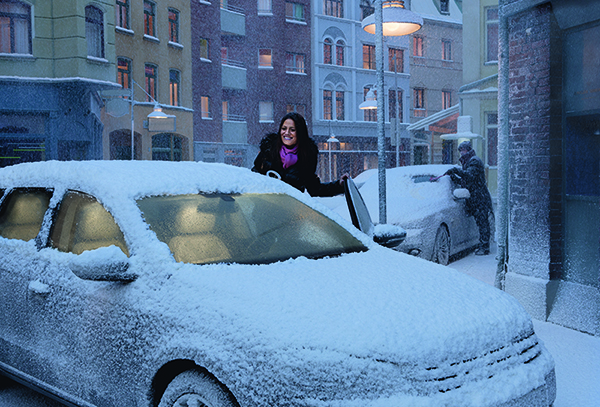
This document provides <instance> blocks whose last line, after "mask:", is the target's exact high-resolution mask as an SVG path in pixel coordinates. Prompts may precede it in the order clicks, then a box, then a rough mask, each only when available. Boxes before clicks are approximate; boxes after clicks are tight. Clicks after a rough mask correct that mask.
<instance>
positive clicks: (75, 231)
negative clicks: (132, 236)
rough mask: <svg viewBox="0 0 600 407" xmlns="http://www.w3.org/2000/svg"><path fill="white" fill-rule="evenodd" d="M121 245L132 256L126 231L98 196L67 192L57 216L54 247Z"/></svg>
mask: <svg viewBox="0 0 600 407" xmlns="http://www.w3.org/2000/svg"><path fill="white" fill-rule="evenodd" d="M113 245H114V246H117V247H119V248H120V249H121V250H123V252H124V253H125V254H126V255H128V256H129V251H128V249H127V245H126V244H125V239H124V237H123V232H122V231H121V229H120V228H119V226H118V225H117V223H116V222H115V219H114V218H113V216H112V215H111V214H110V212H108V211H107V210H106V209H105V208H104V206H102V204H101V203H100V202H98V201H97V200H96V198H94V197H92V196H90V195H87V194H84V193H81V192H75V191H69V192H67V193H66V194H65V196H64V198H63V199H62V202H61V203H60V207H59V208H58V212H57V214H56V217H55V219H54V225H53V227H52V231H51V233H50V246H51V247H53V248H55V249H58V250H60V251H63V252H70V253H75V254H81V253H83V252H84V251H85V250H94V249H98V248H100V247H108V246H113Z"/></svg>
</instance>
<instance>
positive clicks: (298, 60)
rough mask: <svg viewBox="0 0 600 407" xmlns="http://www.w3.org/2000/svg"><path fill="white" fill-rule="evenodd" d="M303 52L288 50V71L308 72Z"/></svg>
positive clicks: (286, 65)
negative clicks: (295, 52)
mask: <svg viewBox="0 0 600 407" xmlns="http://www.w3.org/2000/svg"><path fill="white" fill-rule="evenodd" d="M304 59H305V58H304V55H303V54H294V53H291V52H288V53H287V55H286V62H285V70H286V72H297V73H306V67H305V60H304Z"/></svg>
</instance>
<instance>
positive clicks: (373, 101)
mask: <svg viewBox="0 0 600 407" xmlns="http://www.w3.org/2000/svg"><path fill="white" fill-rule="evenodd" d="M358 108H359V109H362V110H365V109H377V98H376V97H375V92H373V89H369V91H368V92H367V96H366V97H365V101H364V102H362V103H361V104H360V105H358Z"/></svg>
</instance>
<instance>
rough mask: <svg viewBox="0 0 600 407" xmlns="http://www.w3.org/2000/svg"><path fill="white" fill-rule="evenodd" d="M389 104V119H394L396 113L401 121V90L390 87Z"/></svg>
mask: <svg viewBox="0 0 600 407" xmlns="http://www.w3.org/2000/svg"><path fill="white" fill-rule="evenodd" d="M388 100H389V106H390V119H395V118H396V115H397V116H398V118H399V119H400V122H402V121H403V120H402V91H401V90H398V91H396V90H394V89H391V90H390V91H389V94H388Z"/></svg>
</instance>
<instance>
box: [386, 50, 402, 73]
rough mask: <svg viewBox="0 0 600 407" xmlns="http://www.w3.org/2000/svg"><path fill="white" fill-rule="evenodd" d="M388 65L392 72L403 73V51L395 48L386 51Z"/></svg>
mask: <svg viewBox="0 0 600 407" xmlns="http://www.w3.org/2000/svg"><path fill="white" fill-rule="evenodd" d="M388 56H389V59H388V65H389V67H390V71H392V72H404V51H403V50H401V49H396V48H389V49H388Z"/></svg>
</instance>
